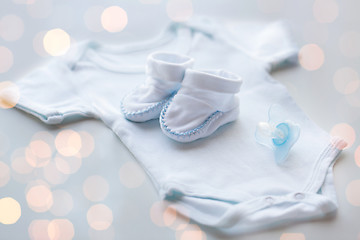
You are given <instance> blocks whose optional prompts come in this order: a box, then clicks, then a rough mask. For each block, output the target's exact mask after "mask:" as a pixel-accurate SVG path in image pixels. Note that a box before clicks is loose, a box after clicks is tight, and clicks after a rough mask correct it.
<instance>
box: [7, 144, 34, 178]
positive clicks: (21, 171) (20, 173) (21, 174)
mask: <svg viewBox="0 0 360 240" xmlns="http://www.w3.org/2000/svg"><path fill="white" fill-rule="evenodd" d="M11 168H12V170H13V171H12V178H13V179H14V180H16V181H17V182H20V183H27V182H28V181H30V180H33V179H34V177H35V176H34V175H35V174H32V172H33V170H34V168H33V167H32V166H30V165H29V163H28V162H27V161H26V157H25V148H18V149H16V150H14V151H13V153H12V155H11Z"/></svg>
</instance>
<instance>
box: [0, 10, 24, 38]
mask: <svg viewBox="0 0 360 240" xmlns="http://www.w3.org/2000/svg"><path fill="white" fill-rule="evenodd" d="M23 33H24V22H23V20H22V19H21V18H20V17H18V16H16V15H13V14H9V15H5V16H3V17H2V18H1V19H0V37H2V38H3V39H4V40H5V41H9V42H10V41H16V40H18V39H20V38H21V36H22V35H23Z"/></svg>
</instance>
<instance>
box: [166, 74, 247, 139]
mask: <svg viewBox="0 0 360 240" xmlns="http://www.w3.org/2000/svg"><path fill="white" fill-rule="evenodd" d="M241 83H242V80H241V78H240V77H239V76H237V75H235V74H233V73H230V72H227V71H224V70H203V71H199V70H191V69H190V70H187V71H186V73H185V77H184V80H183V83H182V87H181V89H180V90H179V91H178V92H177V94H176V95H175V96H174V97H173V99H172V100H170V101H169V102H168V103H167V104H166V106H165V107H164V109H163V111H162V112H161V117H160V126H161V129H162V130H163V132H164V133H165V134H166V135H167V136H168V137H170V138H172V139H174V140H176V141H180V142H191V141H194V140H197V139H199V138H204V137H207V136H209V135H211V134H212V133H213V132H214V131H215V130H216V129H217V128H219V127H220V126H222V125H224V124H226V123H228V122H232V121H234V120H235V119H236V118H237V117H238V107H239V97H238V96H237V93H238V92H239V90H240V86H241ZM209 125H211V127H210V126H209Z"/></svg>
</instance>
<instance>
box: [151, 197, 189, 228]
mask: <svg viewBox="0 0 360 240" xmlns="http://www.w3.org/2000/svg"><path fill="white" fill-rule="evenodd" d="M150 219H151V221H152V222H153V223H154V224H155V225H157V226H159V227H169V228H172V229H174V230H183V229H185V228H186V226H187V225H188V224H189V222H190V219H189V218H188V217H185V216H183V215H181V214H180V213H179V212H178V211H177V210H176V209H175V207H174V206H171V205H169V202H167V201H158V202H155V203H153V205H152V206H151V208H150Z"/></svg>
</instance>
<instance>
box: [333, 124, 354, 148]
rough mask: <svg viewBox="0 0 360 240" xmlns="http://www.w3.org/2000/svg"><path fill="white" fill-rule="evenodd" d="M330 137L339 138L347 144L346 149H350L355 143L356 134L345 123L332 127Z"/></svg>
mask: <svg viewBox="0 0 360 240" xmlns="http://www.w3.org/2000/svg"><path fill="white" fill-rule="evenodd" d="M330 135H331V136H337V137H341V138H342V139H344V140H345V142H347V147H345V148H350V147H351V146H352V145H353V143H354V142H355V138H356V134H355V131H354V128H353V127H351V126H350V125H349V124H347V123H339V124H336V125H335V126H333V127H332V129H331V131H330Z"/></svg>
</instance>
